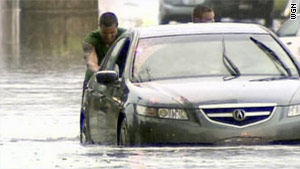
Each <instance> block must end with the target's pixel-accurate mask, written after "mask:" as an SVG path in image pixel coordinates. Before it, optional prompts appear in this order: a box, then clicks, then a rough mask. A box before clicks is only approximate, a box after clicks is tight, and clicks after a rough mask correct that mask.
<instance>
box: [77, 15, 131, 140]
mask: <svg viewBox="0 0 300 169" xmlns="http://www.w3.org/2000/svg"><path fill="white" fill-rule="evenodd" d="M118 24H119V23H118V18H117V16H116V15H115V14H114V13H112V12H105V13H103V14H102V15H101V16H100V18H99V27H98V29H96V30H94V31H92V32H90V33H89V34H88V35H87V36H86V37H85V38H84V41H83V44H82V47H83V52H84V60H85V63H86V67H87V69H86V72H85V78H84V82H83V92H82V98H83V96H84V92H85V89H86V88H87V85H88V81H89V80H90V78H91V76H92V75H93V74H94V73H95V72H97V71H98V70H99V69H100V63H101V61H102V60H103V58H104V57H105V55H106V53H107V51H108V50H109V48H110V47H111V46H112V44H113V43H114V41H115V40H116V39H117V38H118V37H119V36H120V35H121V34H123V33H124V32H125V31H126V30H125V29H123V28H119V27H118ZM84 119H85V115H84V110H83V107H82V106H81V111H80V141H82V129H83V125H84Z"/></svg>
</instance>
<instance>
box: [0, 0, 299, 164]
mask: <svg viewBox="0 0 300 169" xmlns="http://www.w3.org/2000/svg"><path fill="white" fill-rule="evenodd" d="M1 2H3V1H2V0H0V4H1ZM24 2H25V1H24ZM51 2H56V1H51ZM62 2H67V1H62ZM72 2H73V1H72ZM74 2H75V1H74ZM89 2H91V3H93V2H95V1H89ZM90 5H92V4H90ZM36 7H38V6H36ZM1 12H2V11H0V14H1ZM72 12H75V13H76V11H72ZM44 14H45V13H44ZM52 14H53V15H55V13H52ZM60 14H61V13H60ZM30 16H32V15H30ZM41 16H42V15H41ZM55 17H58V18H59V16H57V15H55ZM79 17H80V15H76V16H75V18H72V17H71V18H62V20H63V21H67V22H68V23H64V22H60V24H56V25H54V27H56V28H57V29H58V28H62V27H64V25H65V24H67V25H69V26H70V27H75V26H74V25H76V24H77V23H78V22H77V21H78V18H79ZM84 17H86V18H88V20H91V22H93V21H94V20H93V16H91V15H89V12H87V13H86V15H84ZM38 18H39V17H38ZM1 19H3V17H1V16H0V21H1ZM27 19H28V20H31V19H32V18H30V17H29V16H28V18H27ZM43 22H47V21H46V20H39V23H40V24H41V25H43ZM85 24H87V23H85ZM46 25H49V23H48V24H46ZM61 25H63V26H61ZM82 26H83V27H84V24H83V25H82ZM50 28H51V27H50ZM50 28H49V30H50V32H51V31H52V29H50ZM76 28H78V27H76ZM36 29H37V30H39V31H40V30H42V28H36ZM78 29H79V28H78ZM80 29H83V28H80ZM85 30H92V29H91V27H87V26H85ZM26 31H28V32H30V31H31V30H30V29H29V28H27V29H26ZM69 33H70V35H72V34H74V32H69ZM84 34H85V33H82V32H81V35H80V36H79V37H82V36H83V35H84ZM0 35H1V36H2V38H3V37H4V34H0ZM30 35H32V36H30ZM1 36H0V37H1ZM27 37H28V38H29V39H30V38H32V37H34V36H33V34H28V35H27ZM53 38H55V37H53ZM79 39H80V38H78V36H77V39H76V38H75V39H68V38H66V37H64V40H62V41H59V42H64V45H65V46H73V45H74V44H73V43H72V42H74V41H76V42H74V43H76V44H75V45H74V46H78V45H79V44H80V42H79V41H80V40H79ZM40 41H43V40H40ZM53 42H55V40H53ZM39 43H40V42H38V41H31V43H29V44H34V45H35V44H39ZM0 46H1V45H0ZM50 46H51V47H53V46H55V43H51V45H50ZM36 47H39V46H36ZM59 49H61V48H59ZM63 49H65V48H63ZM80 50H81V49H76V51H75V52H74V53H75V54H74V55H70V54H68V52H66V53H67V54H66V53H64V50H62V52H63V54H64V56H61V55H42V54H41V55H37V54H36V52H35V53H34V54H33V53H32V54H31V53H30V52H28V53H26V55H21V56H20V57H19V56H18V55H14V54H13V53H9V52H8V53H6V52H5V49H4V48H0V77H1V78H0V168H1V169H2V168H3V169H13V168H16V169H19V168H22V169H27V168H28V169H32V168H49V169H54V168H62V169H66V168H76V169H85V168H88V169H92V168H105V169H108V168H128V169H143V168H153V169H156V168H166V169H167V168H168V169H169V168H191V169H196V168H197V169H198V168H222V169H226V168H228V169H231V168H247V169H248V168H249V169H253V168H271V169H277V168H285V169H291V168H299V166H300V161H299V156H300V146H299V145H298V146H297V145H296V146H280V145H278V146H238V147H146V148H137V147H133V148H120V147H108V146H100V145H89V146H83V145H80V143H79V110H80V102H81V90H82V89H81V87H82V82H83V78H84V72H85V66H84V62H83V58H82V54H81V53H80V52H77V51H80ZM76 52H77V53H76ZM38 53H43V52H40V51H38ZM50 53H51V54H53V52H50ZM54 53H55V52H54ZM71 53H73V52H71Z"/></svg>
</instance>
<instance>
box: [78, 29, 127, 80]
mask: <svg viewBox="0 0 300 169" xmlns="http://www.w3.org/2000/svg"><path fill="white" fill-rule="evenodd" d="M125 31H126V30H125V29H123V28H118V34H117V37H116V38H118V37H119V36H121V35H122V34H123V33H124V32H125ZM84 42H87V43H89V44H91V45H93V46H94V48H95V50H96V53H97V58H98V65H100V63H101V62H102V60H103V58H104V57H105V55H106V53H107V51H108V50H109V48H110V47H108V46H107V45H106V44H105V43H104V41H103V39H102V37H101V34H100V30H99V29H96V30H94V31H92V32H91V33H89V34H88V35H87V36H86V37H85V38H84ZM92 75H93V72H91V71H90V70H89V69H87V70H86V73H85V81H87V80H89V79H90V77H91V76H92Z"/></svg>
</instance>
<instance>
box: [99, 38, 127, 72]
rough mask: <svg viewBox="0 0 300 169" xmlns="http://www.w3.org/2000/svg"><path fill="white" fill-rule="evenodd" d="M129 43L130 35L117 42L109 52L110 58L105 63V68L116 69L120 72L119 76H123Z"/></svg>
mask: <svg viewBox="0 0 300 169" xmlns="http://www.w3.org/2000/svg"><path fill="white" fill-rule="evenodd" d="M129 45H130V40H129V38H128V37H126V38H122V39H120V40H119V41H118V42H116V43H115V44H114V46H113V47H112V49H111V50H110V53H109V54H108V60H107V62H106V64H105V65H104V70H116V71H117V72H119V77H121V76H122V74H123V72H124V69H125V62H126V58H127V53H128V50H129Z"/></svg>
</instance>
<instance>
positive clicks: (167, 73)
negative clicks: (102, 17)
mask: <svg viewBox="0 0 300 169" xmlns="http://www.w3.org/2000/svg"><path fill="white" fill-rule="evenodd" d="M250 37H253V38H255V39H257V40H259V41H260V42H261V43H263V44H264V45H266V46H267V47H268V48H270V49H272V51H274V52H275V53H276V55H278V57H280V59H281V61H282V62H284V64H285V65H286V67H287V68H288V69H290V71H291V74H292V75H297V69H296V67H295V65H294V64H293V62H292V61H291V60H290V58H289V56H288V55H287V54H286V52H285V51H284V50H283V49H282V48H281V46H280V45H279V44H278V43H277V42H276V41H275V40H274V39H273V38H272V37H271V36H269V35H262V34H256V35H253V34H251V35H250V34H225V35H224V34H220V35H215V34H214V35H190V36H172V37H159V38H149V39H141V40H140V41H139V43H138V47H137V49H136V54H135V60H134V66H133V78H134V80H136V81H151V80H158V79H169V78H188V77H197V76H232V75H233V73H232V71H230V70H229V68H228V64H226V63H225V62H224V51H226V58H228V61H230V65H231V67H232V65H234V67H233V69H238V70H239V75H241V76H245V75H256V76H257V75H262V76H265V75H268V76H283V75H285V74H284V73H283V72H286V71H285V68H284V67H278V65H277V64H274V59H273V58H270V55H269V54H268V53H267V52H265V51H264V50H261V49H260V48H259V47H258V46H257V45H256V44H255V43H253V41H251V40H250ZM230 65H229V66H230Z"/></svg>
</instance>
